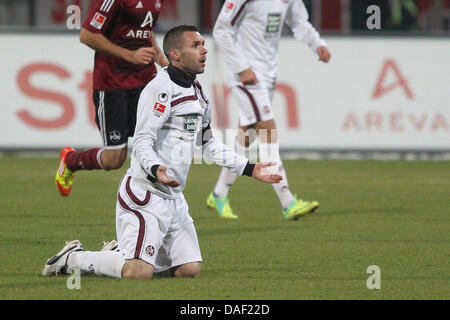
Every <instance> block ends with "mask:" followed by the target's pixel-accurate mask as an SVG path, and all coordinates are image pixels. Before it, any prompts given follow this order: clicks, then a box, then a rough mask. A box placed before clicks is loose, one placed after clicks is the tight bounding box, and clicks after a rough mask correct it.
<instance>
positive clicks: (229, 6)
mask: <svg viewBox="0 0 450 320" xmlns="http://www.w3.org/2000/svg"><path fill="white" fill-rule="evenodd" d="M226 6H227V8H228V9H233V7H234V3H233V2H231V1H228V2H227V4H226Z"/></svg>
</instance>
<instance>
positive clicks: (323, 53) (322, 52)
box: [317, 46, 331, 63]
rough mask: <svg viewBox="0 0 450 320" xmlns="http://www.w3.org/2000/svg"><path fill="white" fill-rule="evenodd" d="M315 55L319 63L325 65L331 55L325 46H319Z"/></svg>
mask: <svg viewBox="0 0 450 320" xmlns="http://www.w3.org/2000/svg"><path fill="white" fill-rule="evenodd" d="M317 54H318V55H319V61H323V62H325V63H327V62H328V61H330V59H331V53H330V51H328V48H327V47H325V46H320V47H318V48H317Z"/></svg>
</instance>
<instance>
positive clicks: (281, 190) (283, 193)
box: [258, 143, 294, 209]
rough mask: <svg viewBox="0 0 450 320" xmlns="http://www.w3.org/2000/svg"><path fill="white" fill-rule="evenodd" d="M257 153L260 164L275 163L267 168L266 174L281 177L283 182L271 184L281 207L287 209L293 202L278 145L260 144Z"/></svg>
mask: <svg viewBox="0 0 450 320" xmlns="http://www.w3.org/2000/svg"><path fill="white" fill-rule="evenodd" d="M258 153H259V160H260V161H261V162H276V163H277V165H276V166H274V167H269V168H268V169H267V173H272V174H274V173H275V174H279V175H280V176H282V177H283V180H281V181H280V182H279V183H274V184H272V187H273V189H274V190H275V193H276V194H277V196H278V199H279V200H280V203H281V207H282V208H283V209H286V208H287V207H289V205H290V203H291V201H292V200H294V196H293V195H292V193H291V191H290V190H289V185H288V180H287V175H286V170H284V166H283V161H281V157H280V150H279V146H278V143H260V144H259V149H258Z"/></svg>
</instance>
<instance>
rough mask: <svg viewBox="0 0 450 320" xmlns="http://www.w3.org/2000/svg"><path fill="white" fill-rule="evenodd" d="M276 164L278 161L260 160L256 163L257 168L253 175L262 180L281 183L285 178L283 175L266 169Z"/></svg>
mask: <svg viewBox="0 0 450 320" xmlns="http://www.w3.org/2000/svg"><path fill="white" fill-rule="evenodd" d="M276 164H277V163H276V162H258V163H257V164H255V168H254V169H253V174H252V177H253V178H255V179H256V180H259V181H262V182H267V183H279V182H280V181H281V180H283V177H282V176H280V175H278V174H271V173H269V171H268V170H267V169H266V168H268V167H272V166H275V165H276Z"/></svg>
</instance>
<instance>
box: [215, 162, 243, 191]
mask: <svg viewBox="0 0 450 320" xmlns="http://www.w3.org/2000/svg"><path fill="white" fill-rule="evenodd" d="M237 177H238V174H237V173H233V172H231V171H230V170H228V169H227V168H222V171H221V172H220V176H219V180H217V183H216V186H215V188H214V195H215V196H216V197H226V196H227V195H228V191H230V188H231V186H232V185H233V183H234V182H235V181H236V179H237Z"/></svg>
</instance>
